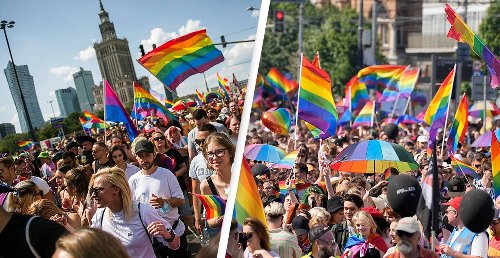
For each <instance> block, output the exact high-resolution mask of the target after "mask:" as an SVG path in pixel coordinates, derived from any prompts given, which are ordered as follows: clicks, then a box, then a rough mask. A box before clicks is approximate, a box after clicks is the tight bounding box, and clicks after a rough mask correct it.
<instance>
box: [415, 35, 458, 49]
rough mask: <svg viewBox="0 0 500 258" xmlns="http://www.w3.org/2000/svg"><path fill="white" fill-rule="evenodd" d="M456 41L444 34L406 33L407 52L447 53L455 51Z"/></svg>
mask: <svg viewBox="0 0 500 258" xmlns="http://www.w3.org/2000/svg"><path fill="white" fill-rule="evenodd" d="M456 47H457V41H456V40H454V39H450V38H448V37H447V36H446V35H422V34H421V33H409V34H408V46H407V48H406V52H407V53H428V52H430V51H432V52H435V53H449V52H455V49H456Z"/></svg>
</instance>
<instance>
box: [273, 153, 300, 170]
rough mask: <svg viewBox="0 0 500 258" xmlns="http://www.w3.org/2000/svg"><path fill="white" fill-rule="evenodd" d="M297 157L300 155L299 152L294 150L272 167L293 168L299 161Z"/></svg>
mask: <svg viewBox="0 0 500 258" xmlns="http://www.w3.org/2000/svg"><path fill="white" fill-rule="evenodd" d="M297 155H299V151H297V150H294V151H292V152H290V153H288V154H286V156H285V157H283V158H282V159H281V160H280V161H279V162H278V163H276V164H274V165H272V168H287V169H291V168H293V165H294V164H295V160H297Z"/></svg>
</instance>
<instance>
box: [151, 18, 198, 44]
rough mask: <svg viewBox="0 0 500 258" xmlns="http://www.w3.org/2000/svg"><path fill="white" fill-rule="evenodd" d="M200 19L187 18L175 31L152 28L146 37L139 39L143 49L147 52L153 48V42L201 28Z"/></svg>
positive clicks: (166, 39)
mask: <svg viewBox="0 0 500 258" xmlns="http://www.w3.org/2000/svg"><path fill="white" fill-rule="evenodd" d="M200 24H201V21H200V20H191V19H189V20H188V21H187V22H186V24H185V25H182V26H181V27H180V28H179V30H178V31H177V32H175V31H174V32H165V31H164V30H163V29H162V28H154V29H152V30H151V33H150V35H149V38H148V39H143V40H141V44H142V45H143V46H144V51H146V52H149V51H151V50H152V49H153V44H156V45H157V46H159V45H161V44H163V43H165V42H166V41H168V40H170V39H173V38H177V37H179V36H181V35H185V34H187V33H190V32H193V31H196V30H199V29H202V27H201V26H200Z"/></svg>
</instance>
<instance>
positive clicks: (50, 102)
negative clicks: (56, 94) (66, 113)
mask: <svg viewBox="0 0 500 258" xmlns="http://www.w3.org/2000/svg"><path fill="white" fill-rule="evenodd" d="M52 102H53V100H50V101H47V103H49V104H50V108H52V116H53V118H54V119H56V113H55V112H54V106H52Z"/></svg>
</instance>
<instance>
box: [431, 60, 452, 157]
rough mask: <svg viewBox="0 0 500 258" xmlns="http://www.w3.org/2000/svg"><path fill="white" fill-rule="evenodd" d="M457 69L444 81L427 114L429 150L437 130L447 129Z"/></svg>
mask: <svg viewBox="0 0 500 258" xmlns="http://www.w3.org/2000/svg"><path fill="white" fill-rule="evenodd" d="M455 69H456V65H455V67H453V70H451V71H450V73H449V74H448V76H446V78H445V79H444V81H443V83H442V84H441V87H439V90H438V92H437V93H436V95H434V98H433V99H432V101H431V103H429V106H428V107H427V111H426V112H425V118H424V120H425V122H426V123H427V124H428V125H430V126H431V128H430V131H429V148H432V144H433V143H434V141H435V140H436V135H437V130H438V129H439V128H445V123H446V117H447V116H448V109H449V104H450V99H451V92H452V89H453V80H454V79H455Z"/></svg>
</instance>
